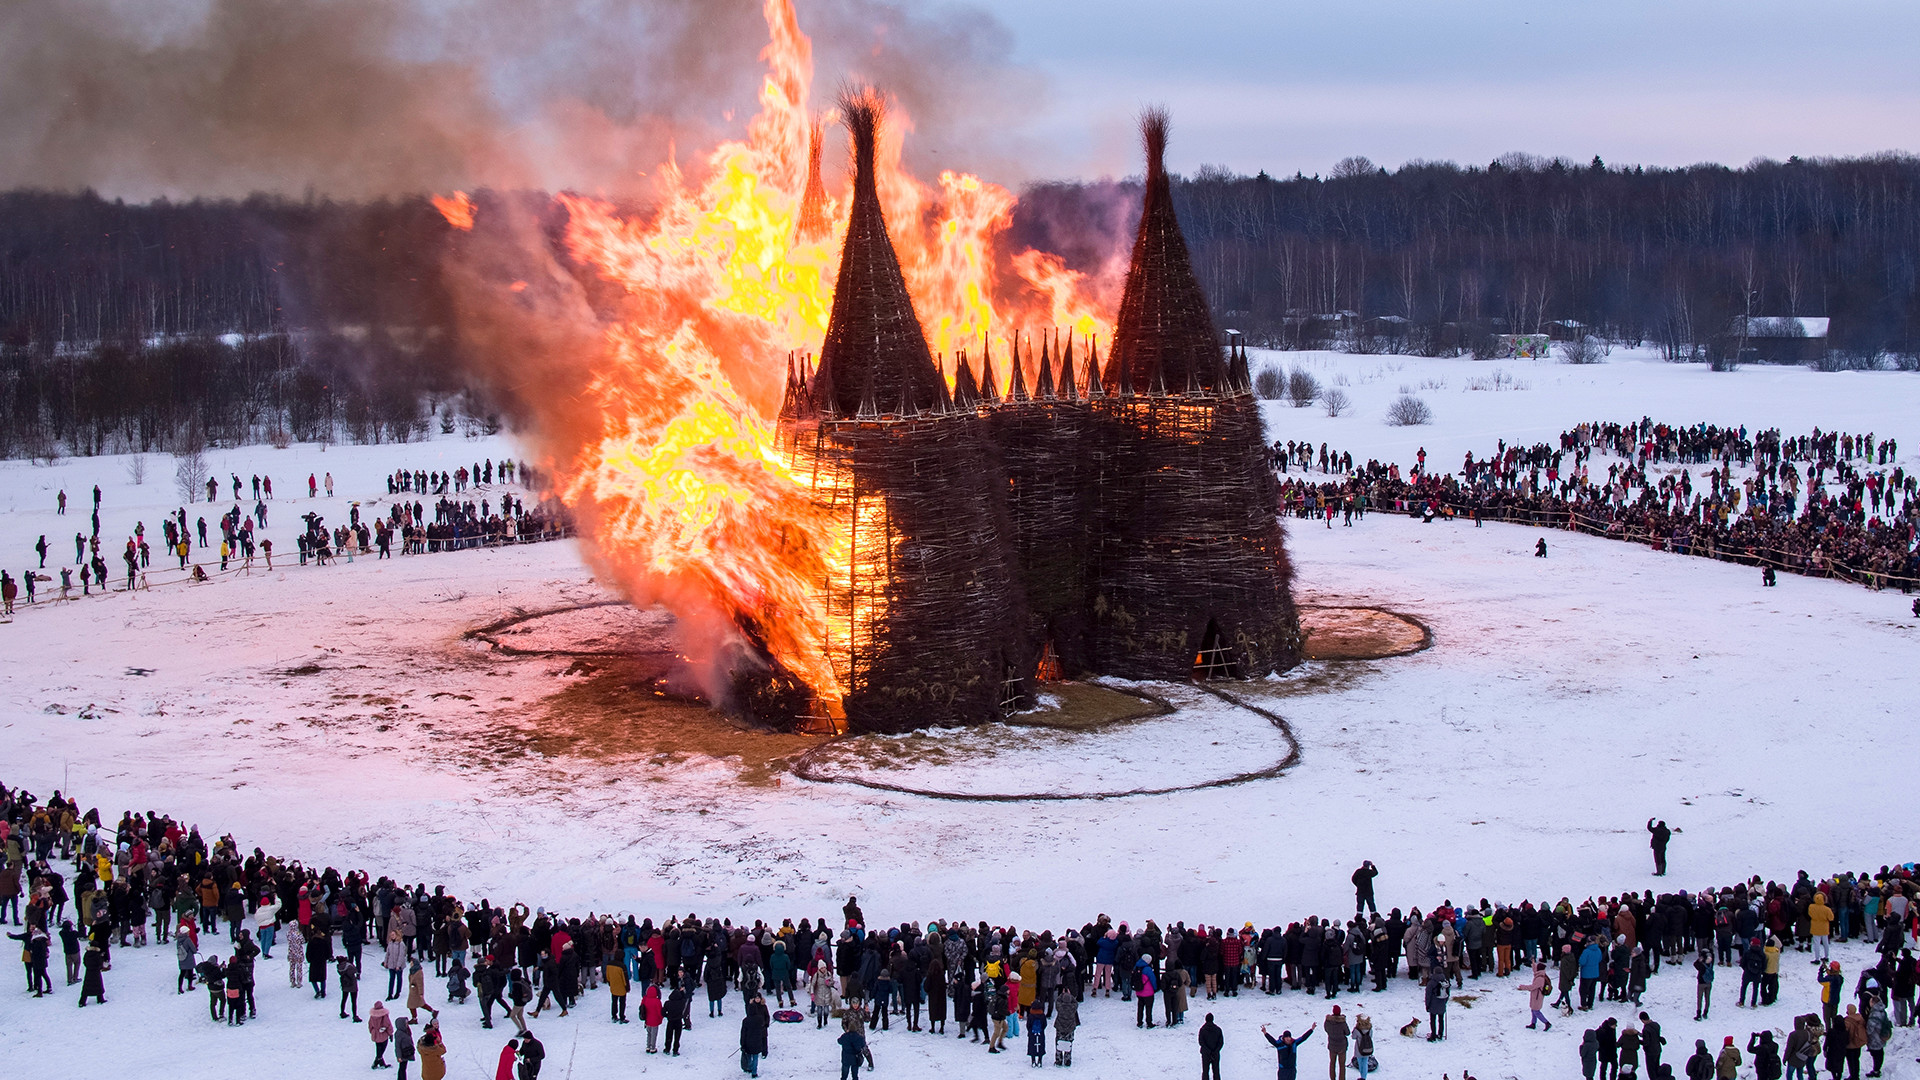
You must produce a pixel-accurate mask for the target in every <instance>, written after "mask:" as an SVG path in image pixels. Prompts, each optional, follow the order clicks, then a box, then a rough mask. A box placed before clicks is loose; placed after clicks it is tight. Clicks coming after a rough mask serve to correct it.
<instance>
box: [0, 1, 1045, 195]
mask: <svg viewBox="0 0 1920 1080" xmlns="http://www.w3.org/2000/svg"><path fill="white" fill-rule="evenodd" d="M799 17H800V23H801V27H802V29H803V30H805V31H806V32H807V33H808V34H809V35H811V36H812V38H813V41H814V49H815V68H816V77H815V84H814V85H815V101H816V103H821V104H824V103H825V102H826V101H827V100H829V99H830V97H831V91H832V90H833V88H834V87H835V86H836V85H838V84H839V83H840V82H842V81H845V80H847V79H851V78H864V79H869V80H873V81H875V82H877V83H879V84H881V85H883V86H884V87H886V88H887V90H888V91H889V92H890V93H893V94H895V95H897V96H898V98H899V99H900V101H901V102H902V103H903V104H904V105H905V106H906V107H907V109H908V111H909V112H910V113H911V114H912V116H913V117H914V120H915V123H916V128H917V134H916V135H915V137H914V139H913V140H912V141H911V142H910V143H909V153H910V158H911V160H912V162H913V163H914V164H916V165H919V166H922V167H928V166H931V167H959V168H969V169H975V170H983V169H984V170H985V171H988V172H991V173H994V174H996V175H999V176H1001V177H1002V178H1005V179H1013V178H1016V177H1017V176H1018V175H1019V169H1018V164H1019V162H1020V160H1022V159H1023V158H1024V157H1025V156H1026V152H1025V151H1026V149H1027V148H1026V147H1023V145H1022V144H1021V143H1020V142H1019V141H1018V132H1017V125H1016V124H1013V123H1011V122H1010V118H1012V117H1014V116H1016V115H1018V112H1017V107H1018V105H1019V104H1020V103H1021V102H1022V101H1031V100H1033V98H1034V96H1035V95H1036V94H1038V93H1039V92H1040V91H1041V89H1042V83H1041V80H1040V79H1038V78H1037V77H1036V76H1034V75H1032V74H1031V73H1027V72H1022V71H1017V70H1013V69H1011V68H1010V67H1009V66H1008V65H1007V64H1006V63H1005V62H1004V60H1003V59H1002V58H1003V57H1004V56H1005V54H1006V52H1007V49H1008V44H1009V42H1008V35H1007V33H1006V31H1005V30H1004V28H1002V27H1001V26H1000V25H999V24H998V23H996V22H995V21H994V20H993V19H992V18H991V17H990V16H988V15H986V14H984V13H982V12H979V11H977V10H972V9H967V8H950V9H945V10H936V11H934V12H932V13H930V14H928V13H909V12H907V11H906V10H904V9H903V8H900V7H896V6H893V5H890V4H886V3H881V2H878V0H820V2H814V3H809V2H806V0H801V3H800V5H799ZM765 43H766V31H765V25H764V22H763V20H762V18H761V12H760V4H759V2H758V0H638V2H631V0H630V2H622V0H14V2H13V3H9V4H5V5H0V101H4V102H5V103H6V107H5V109H4V110H0V188H11V187H41V188H52V189H58V190H71V189H77V188H82V187H91V188H94V189H96V190H98V191H100V192H101V193H103V194H106V195H109V196H123V197H127V198H132V199H143V198H150V197H155V196H168V197H172V198H183V197H196V196H240V195H245V194H248V193H251V192H255V191H265V192H273V193H279V194H292V195H300V194H303V193H307V192H314V193H317V194H320V195H325V196H334V197H344V198H364V197H369V196H377V195H383V194H391V193H399V192H413V191H423V190H445V189H448V188H452V187H477V186H494V187H503V188H544V189H550V190H551V189H558V188H575V189H581V190H588V191H608V192H614V193H621V192H627V191H637V190H641V189H642V188H643V186H644V182H643V180H642V179H641V175H640V174H642V173H645V172H647V171H650V170H651V169H653V168H654V167H655V166H656V165H657V164H658V163H659V162H661V161H663V160H665V159H666V157H667V155H668V154H669V153H674V152H677V153H678V155H679V156H680V157H681V158H682V159H683V160H685V159H687V158H689V157H690V156H692V155H694V154H697V152H698V151H699V150H700V149H701V148H702V147H704V146H706V145H708V144H709V143H710V142H711V141H713V140H714V139H716V138H718V137H721V136H723V135H726V134H731V133H735V132H737V131H738V130H739V129H740V126H741V124H742V123H743V122H744V120H745V119H746V117H747V116H749V115H750V114H751V113H752V111H753V110H754V109H755V108H756V102H755V95H756V93H757V91H758V88H759V84H760V75H761V70H762V68H761V65H760V63H759V61H758V59H757V57H758V54H759V52H760V50H761V49H762V48H763V47H764V45H765Z"/></svg>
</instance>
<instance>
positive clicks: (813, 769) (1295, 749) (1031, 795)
mask: <svg viewBox="0 0 1920 1080" xmlns="http://www.w3.org/2000/svg"><path fill="white" fill-rule="evenodd" d="M1193 689H1195V690H1198V691H1200V692H1201V693H1204V694H1209V695H1211V696H1213V697H1216V698H1219V699H1220V700H1221V701H1224V702H1226V703H1227V704H1229V705H1232V706H1234V707H1235V708H1237V709H1240V710H1243V711H1245V712H1249V713H1252V714H1253V715H1255V716H1258V717H1260V718H1261V719H1263V720H1265V721H1266V722H1267V723H1269V724H1272V725H1273V727H1274V728H1275V729H1276V730H1278V731H1279V732H1280V737H1281V739H1282V740H1284V741H1285V743H1286V747H1287V752H1286V755H1285V756H1283V757H1281V758H1280V759H1279V760H1278V761H1275V762H1274V763H1272V764H1271V765H1268V766H1266V767H1265V768H1260V769H1252V770H1249V771H1246V772H1240V773H1234V774H1232V775H1230V776H1222V777H1218V778H1216V779H1211V780H1201V781H1196V782H1194V783H1190V784H1174V785H1169V786H1166V787H1136V788H1128V789H1126V790H1123V791H1034V792H1019V793H1014V792H974V791H953V790H946V789H941V788H929V787H919V786H915V785H912V784H896V783H892V782H889V781H885V780H875V779H871V778H869V777H864V776H850V775H840V774H835V773H833V772H831V771H829V770H827V769H826V768H823V767H822V763H821V757H822V755H823V753H824V752H825V751H827V750H829V749H830V748H832V747H834V746H836V745H837V744H839V743H841V742H844V741H845V739H846V738H848V736H842V737H841V738H839V739H834V740H832V741H831V742H827V743H823V744H822V745H820V746H816V747H814V748H813V749H811V750H808V751H807V752H806V753H804V754H802V755H800V757H799V759H798V760H797V761H795V762H794V765H793V769H792V772H793V775H795V776H798V777H799V778H801V779H802V780H811V781H814V782H815V783H822V784H853V785H855V786H858V787H864V788H871V789H872V790H874V791H886V792H892V793H894V794H899V795H919V796H923V797H925V798H929V799H947V800H951V801H954V802H1006V803H1014V802H1077V801H1084V800H1089V799H1130V798H1134V797H1136V796H1141V795H1173V794H1177V793H1179V792H1183V791H1202V790H1205V789H1207V788H1219V787H1232V786H1234V785H1236V784H1245V783H1250V782H1252V781H1255V780H1266V779H1270V778H1272V777H1275V776H1279V775H1280V774H1281V773H1283V772H1286V771H1287V770H1288V769H1290V768H1292V767H1293V766H1294V765H1295V764H1297V763H1298V762H1299V760H1300V743H1299V742H1298V741H1297V740H1295V739H1294V737H1293V729H1292V728H1290V727H1288V726H1287V722H1286V721H1285V720H1283V719H1281V718H1280V716H1279V715H1278V714H1277V713H1273V712H1270V711H1268V710H1266V709H1263V708H1261V707H1260V706H1258V705H1254V704H1252V703H1250V702H1247V701H1244V700H1242V699H1240V698H1238V697H1235V696H1234V695H1232V694H1229V693H1227V692H1226V691H1224V690H1219V689H1216V688H1214V687H1212V686H1209V685H1207V684H1205V683H1195V684H1193ZM1127 693H1129V694H1133V695H1134V696H1136V697H1140V698H1143V699H1145V700H1148V701H1152V702H1154V703H1156V704H1159V705H1163V706H1165V707H1167V708H1168V709H1174V706H1173V704H1172V703H1171V702H1168V701H1166V700H1164V699H1162V698H1158V697H1155V696H1154V695H1151V694H1145V693H1141V692H1140V691H1138V690H1128V691H1127ZM1175 711H1176V712H1177V711H1178V710H1175ZM853 737H855V738H857V737H858V736H853Z"/></svg>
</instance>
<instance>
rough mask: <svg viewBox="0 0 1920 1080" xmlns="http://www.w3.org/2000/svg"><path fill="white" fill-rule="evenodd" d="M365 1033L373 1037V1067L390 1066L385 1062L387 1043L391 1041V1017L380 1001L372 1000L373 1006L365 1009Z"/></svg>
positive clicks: (382, 1067)
mask: <svg viewBox="0 0 1920 1080" xmlns="http://www.w3.org/2000/svg"><path fill="white" fill-rule="evenodd" d="M367 1035H368V1036H370V1037H371V1038H372V1039H373V1067H374V1068H376V1069H390V1068H392V1067H393V1066H391V1065H388V1064H387V1044H388V1043H390V1042H392V1041H393V1017H392V1016H390V1015H388V1013H387V1007H386V1005H384V1004H382V1003H381V1002H378V1001H376V1002H374V1003H373V1008H371V1009H368V1010H367Z"/></svg>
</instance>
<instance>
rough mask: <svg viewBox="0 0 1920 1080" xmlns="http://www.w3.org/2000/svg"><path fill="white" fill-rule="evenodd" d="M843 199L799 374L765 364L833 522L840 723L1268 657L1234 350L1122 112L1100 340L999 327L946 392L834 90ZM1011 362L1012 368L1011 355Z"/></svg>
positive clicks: (1251, 416) (1156, 169) (1280, 613)
mask: <svg viewBox="0 0 1920 1080" xmlns="http://www.w3.org/2000/svg"><path fill="white" fill-rule="evenodd" d="M843 111H844V113H845V115H846V119H847V123H848V127H849V129H850V131H851V134H852V139H853V149H854V161H855V176H854V193H853V206H852V210H851V218H850V223H849V225H848V229H847V237H846V243H845V247H844V253H843V255H842V261H841V264H840V270H839V277H838V280H837V284H836V287H835V291H834V297H833V309H832V314H831V318H830V321H829V323H828V328H827V334H826V340H825V342H824V344H823V345H822V348H821V353H820V359H819V364H818V367H817V368H812V369H810V368H809V367H808V366H807V365H806V364H805V363H804V362H803V363H802V364H801V366H800V367H799V368H798V369H797V370H794V371H793V372H791V373H790V374H789V377H788V383H787V391H786V397H785V401H784V404H783V406H782V409H781V415H780V436H781V445H782V449H783V450H784V451H785V452H787V453H789V454H791V455H792V456H793V459H794V462H795V464H796V466H797V468H798V469H799V471H800V473H801V475H804V476H807V477H809V478H810V480H811V482H812V483H813V485H814V490H815V492H816V497H817V498H818V499H820V500H821V502H822V503H823V504H824V505H825V506H826V508H827V509H828V510H829V511H830V512H831V513H832V514H834V515H835V516H836V517H837V518H838V519H839V520H841V521H843V522H845V523H846V525H847V528H848V530H849V534H850V537H851V550H850V551H849V552H848V556H847V558H846V559H845V561H844V563H843V564H840V565H838V566H837V567H836V569H835V571H834V572H833V574H832V575H831V577H832V580H828V581H824V582H822V583H821V588H822V589H823V590H824V593H825V596H826V598H827V606H828V611H829V613H830V629H829V638H828V643H827V644H828V651H829V653H830V655H831V656H832V657H833V658H834V664H835V666H836V669H837V671H838V674H839V675H840V678H841V684H842V686H843V688H844V689H845V693H846V696H845V699H844V702H843V705H844V709H845V719H846V724H847V727H848V729H849V730H853V731H905V730H909V729H913V728H918V727H925V726H929V725H954V724H974V723H982V722H986V721H989V720H993V719H997V718H999V717H1001V716H1003V715H1005V714H1006V713H1007V712H1008V711H1010V710H1012V709H1014V708H1017V707H1018V706H1019V705H1020V704H1021V703H1022V702H1023V701H1025V700H1026V699H1027V697H1028V695H1029V692H1030V687H1031V684H1032V682H1033V680H1034V679H1035V678H1036V677H1038V678H1042V679H1045V678H1060V677H1077V676H1082V675H1117V676H1122V677H1126V678H1138V679H1182V678H1190V677H1193V676H1195V675H1201V676H1211V675H1242V676H1247V675H1259V674H1264V673H1267V672H1270V671H1274V670H1281V669H1285V668H1288V667H1291V666H1293V665H1294V664H1295V663H1297V662H1298V661H1299V658H1300V631H1299V627H1298V622H1297V619H1296V615H1295V610H1294V605H1293V600H1292V596H1291V592H1290V582H1291V577H1292V569H1291V567H1290V565H1289V563H1288V561H1287V554H1286V548H1285V543H1284V537H1283V534H1282V531H1281V526H1280V523H1279V520H1278V518H1277V517H1276V515H1275V512H1274V506H1275V501H1274V496H1275V492H1274V480H1273V475H1272V473H1271V471H1270V470H1269V469H1268V468H1267V465H1266V455H1265V451H1264V447H1263V439H1262V434H1261V426H1260V417H1259V412H1258V408H1257V405H1256V402H1255V399H1254V395H1253V389H1252V385H1251V379H1250V377H1249V373H1248V370H1247V358H1246V356H1245V354H1244V352H1242V351H1239V350H1238V349H1223V348H1222V347H1221V345H1220V344H1219V337H1218V335H1217V333H1216V331H1215V329H1214V326H1213V320H1212V316H1211V315H1210V313H1209V311H1208V308H1207V304H1206V300H1205V297H1204V296H1203V295H1202V293H1201V291H1200V285H1199V282H1198V281H1197V280H1196V279H1195V277H1194V275H1193V270H1192V267H1191V265H1190V263H1189V259H1188V254H1187V247H1186V241H1185V240H1184V238H1183V237H1182V236H1181V233H1180V225H1179V222H1178V221H1177V220H1176V219H1175V216H1174V210H1173V196H1172V189H1171V185H1170V182H1169V179H1168V176H1167V173H1166V168H1165V164H1164V160H1163V158H1164V153H1165V148H1166V136H1167V119H1166V116H1165V115H1164V114H1162V113H1157V112H1156V113H1149V114H1148V115H1147V116H1146V117H1145V119H1144V121H1143V124H1142V128H1143V133H1144V136H1145V143H1146V151H1147V182H1146V201H1145V206H1144V208H1143V211H1142V214H1141V218H1140V230H1139V234H1138V237H1137V238H1136V240H1135V242H1134V249H1133V263H1132V266H1131V268H1130V270H1129V271H1128V275H1127V282H1126V290H1125V293H1124V296H1123V299H1122V302H1121V307H1120V317H1119V321H1118V323H1117V325H1116V327H1115V330H1114V340H1113V342H1112V346H1111V350H1110V355H1109V356H1108V358H1107V361H1106V363H1105V364H1104V365H1102V364H1101V362H1100V359H1099V357H1098V356H1097V355H1096V353H1095V350H1093V349H1091V348H1090V349H1088V350H1087V354H1086V356H1085V358H1084V361H1082V362H1078V363H1076V360H1075V357H1074V351H1073V343H1072V341H1071V339H1069V341H1068V342H1067V343H1066V346H1065V348H1064V349H1062V348H1058V347H1055V344H1054V343H1052V342H1049V341H1046V340H1044V339H1043V340H1042V341H1041V343H1040V348H1039V350H1038V354H1037V355H1035V354H1034V350H1033V349H1032V348H1031V347H1029V349H1028V355H1027V356H1026V357H1024V358H1023V357H1022V356H1021V355H1020V350H1019V346H1018V344H1017V341H1018V339H1017V338H1016V345H1015V346H1014V349H1013V355H1011V356H1009V357H1008V358H1007V362H1008V363H1009V364H1010V365H1011V367H1012V381H1011V385H1010V387H1009V389H1008V391H1007V392H1006V393H1005V394H1004V395H1002V394H1001V393H1000V391H999V382H998V379H997V378H996V376H995V373H994V371H993V359H992V357H991V355H989V354H985V353H983V355H982V356H981V369H980V371H979V372H978V373H977V375H976V373H975V372H974V371H973V370H972V367H971V365H970V364H969V362H968V360H967V359H966V358H964V357H961V358H958V363H957V369H956V371H955V373H954V378H953V381H952V384H951V388H949V383H948V380H947V378H946V377H945V375H944V373H943V372H942V370H941V368H940V367H939V366H938V365H936V363H935V361H934V358H933V356H932V354H931V352H930V350H929V349H928V346H927V341H926V336H925V334H924V333H923V332H922V330H921V326H920V322H919V320H918V319H917V318H916V317H915V314H914V310H913V301H912V299H911V298H910V296H909V295H908V292H907V286H906V281H905V279H904V277H903V276H902V274H901V270H900V263H899V260H898V258H897V256H896V255H895V252H894V247H893V243H892V241H891V239H890V238H889V237H888V235H887V229H886V222H885V219H884V216H883V214H882V212H881V206H880V199H879V194H878V191H877V189H876V186H875V177H874V154H875V143H876V138H877V132H878V126H879V123H880V119H881V118H880V114H879V107H878V104H877V102H875V101H874V100H872V99H870V98H861V99H855V100H850V101H848V102H847V103H845V106H844V109H843ZM1030 363H1031V364H1034V365H1035V368H1034V370H1033V371H1032V372H1031V373H1030V372H1029V370H1028V366H1027V365H1028V364H1030Z"/></svg>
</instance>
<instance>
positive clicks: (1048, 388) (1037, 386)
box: [1033, 334, 1053, 401]
mask: <svg viewBox="0 0 1920 1080" xmlns="http://www.w3.org/2000/svg"><path fill="white" fill-rule="evenodd" d="M1033 396H1034V397H1036V398H1038V399H1039V400H1041V401H1051V400H1053V360H1052V359H1051V358H1050V357H1048V356H1047V335H1045V334H1041V335H1040V377H1039V378H1037V379H1035V380H1034V381H1033Z"/></svg>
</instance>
